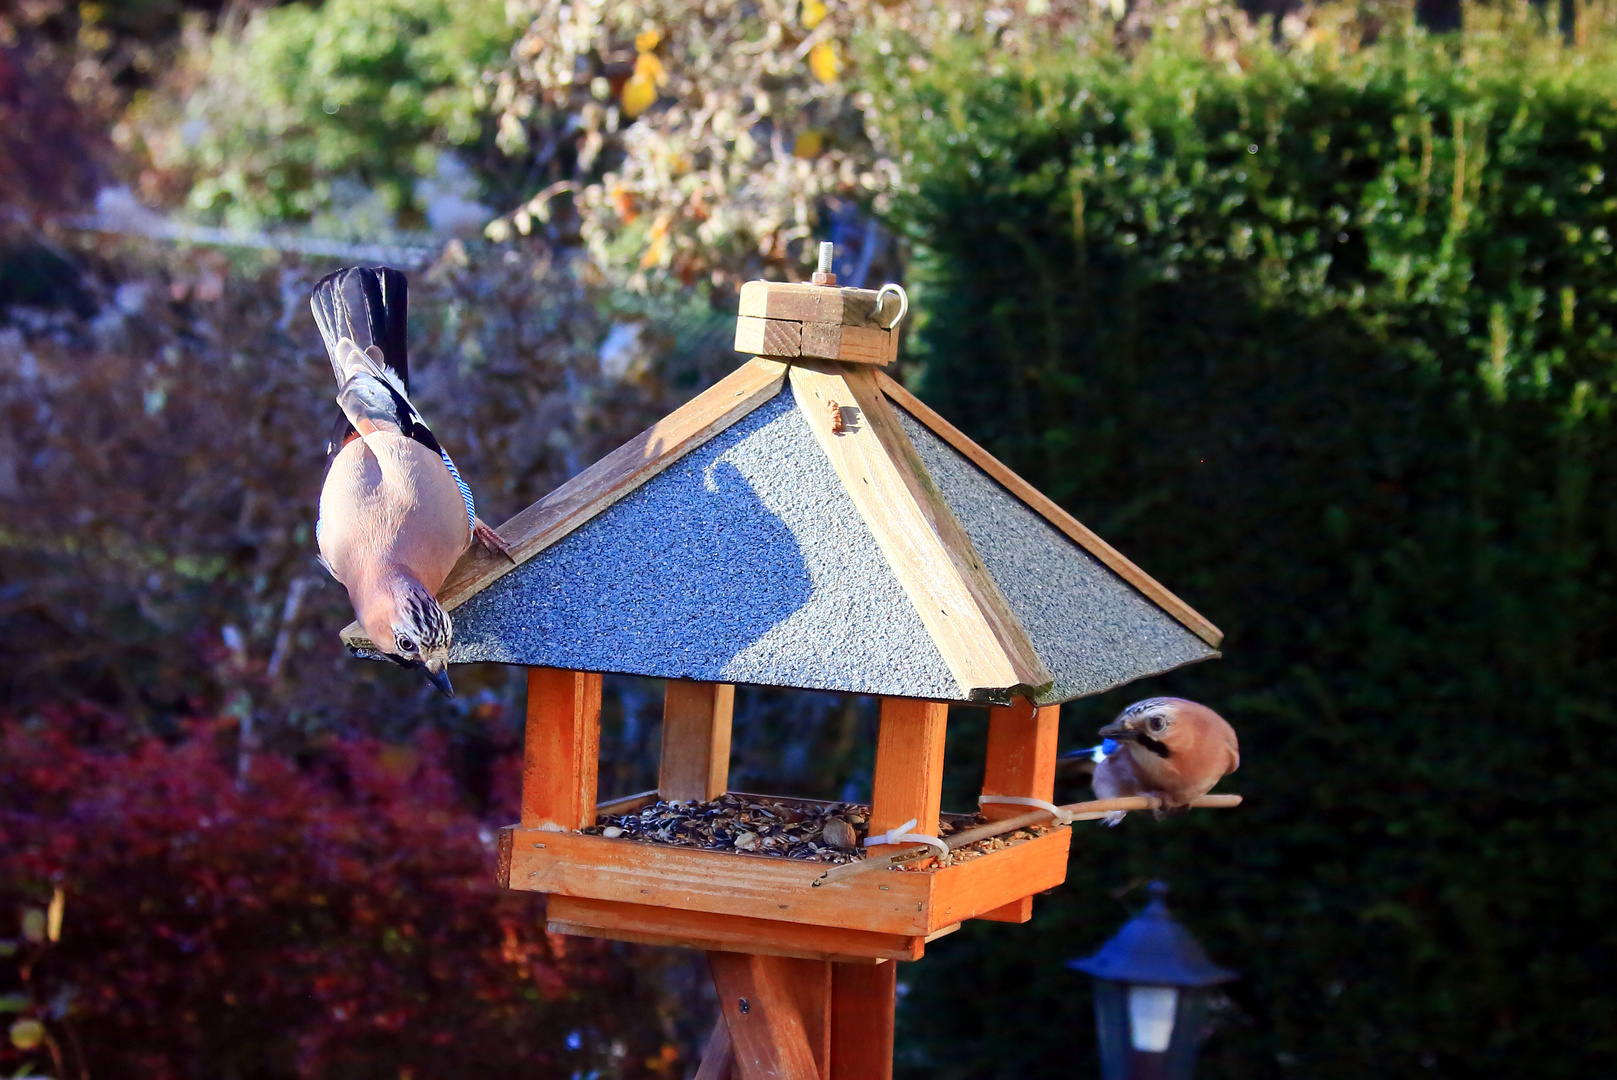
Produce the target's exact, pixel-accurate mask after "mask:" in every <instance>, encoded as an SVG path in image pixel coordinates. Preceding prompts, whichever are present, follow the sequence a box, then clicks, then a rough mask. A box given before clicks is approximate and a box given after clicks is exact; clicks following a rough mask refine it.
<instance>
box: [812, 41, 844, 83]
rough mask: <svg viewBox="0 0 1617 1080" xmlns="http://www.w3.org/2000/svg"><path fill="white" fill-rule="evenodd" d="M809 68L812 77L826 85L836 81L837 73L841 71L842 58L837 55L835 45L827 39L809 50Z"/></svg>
mask: <svg viewBox="0 0 1617 1080" xmlns="http://www.w3.org/2000/svg"><path fill="white" fill-rule="evenodd" d="M808 62H809V70H810V71H812V72H814V77H815V78H816V79H819V80H820V81H821V82H823V83H825V84H826V85H830V84H831V83H834V82H836V81H837V75H838V74H840V73H841V71H842V60H841V58H840V57H838V56H837V47H836V46H835V45H833V44H832V43H831V42H829V41H822V42H820V43H819V44H818V45H816V46H814V48H812V49H810V50H809V55H808Z"/></svg>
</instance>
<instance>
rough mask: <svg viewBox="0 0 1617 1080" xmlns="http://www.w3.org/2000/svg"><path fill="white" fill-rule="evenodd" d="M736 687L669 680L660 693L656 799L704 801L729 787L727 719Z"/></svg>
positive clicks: (727, 684) (717, 795)
mask: <svg viewBox="0 0 1617 1080" xmlns="http://www.w3.org/2000/svg"><path fill="white" fill-rule="evenodd" d="M735 698H736V688H735V687H734V686H731V685H730V684H729V683H710V682H682V681H679V680H676V679H669V680H668V684H667V689H665V690H664V691H663V749H662V760H661V761H660V762H659V764H658V766H657V794H658V795H660V796H661V797H663V798H664V799H681V800H684V801H692V800H694V801H697V802H707V801H709V800H710V799H717V798H718V797H719V796H720V795H723V794H724V793H725V791H727V790H728V789H729V787H730V714H731V711H732V710H733V708H734V706H735Z"/></svg>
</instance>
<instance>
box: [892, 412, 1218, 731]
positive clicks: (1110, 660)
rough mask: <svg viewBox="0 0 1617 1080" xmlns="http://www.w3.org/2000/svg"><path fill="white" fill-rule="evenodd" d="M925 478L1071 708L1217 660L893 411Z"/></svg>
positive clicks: (1051, 694) (1044, 699)
mask: <svg viewBox="0 0 1617 1080" xmlns="http://www.w3.org/2000/svg"><path fill="white" fill-rule="evenodd" d="M893 409H894V411H895V412H897V413H898V417H899V421H900V422H901V423H902V424H903V425H904V430H905V432H906V433H908V435H909V437H910V441H911V442H912V443H914V444H915V449H916V451H917V452H919V453H920V455H921V460H922V461H923V462H925V463H926V468H927V471H928V472H930V473H931V474H932V479H933V480H934V481H936V482H937V485H938V488H939V490H940V491H942V492H943V497H944V499H945V500H946V501H947V502H948V504H949V508H950V509H951V510H953V511H954V514H955V517H957V518H958V519H959V520H960V523H961V525H963V526H964V527H965V530H966V534H967V535H968V536H970V537H971V543H972V546H973V547H975V548H976V549H977V553H978V554H979V555H980V556H982V560H983V564H984V565H985V566H986V567H987V568H988V572H989V574H990V575H991V576H992V577H993V579H994V581H995V583H996V584H997V585H998V586H999V589H1000V592H1001V593H1003V594H1004V596H1005V599H1006V600H1007V601H1008V602H1009V603H1010V605H1011V610H1012V611H1013V612H1014V613H1015V614H1016V618H1017V620H1018V621H1019V622H1020V623H1021V624H1022V629H1023V630H1025V631H1026V632H1027V635H1028V639H1029V640H1030V641H1032V642H1033V648H1034V650H1035V651H1036V652H1037V653H1038V654H1039V659H1040V660H1043V661H1044V665H1045V667H1047V668H1049V669H1050V672H1051V673H1052V674H1053V675H1054V676H1055V684H1054V685H1053V686H1052V687H1051V688H1050V689H1049V690H1048V691H1046V692H1045V693H1044V694H1043V695H1041V696H1040V697H1039V699H1038V701H1039V704H1041V705H1043V704H1049V703H1051V702H1056V701H1070V700H1072V699H1073V698H1078V697H1084V696H1086V695H1089V694H1098V693H1100V692H1101V691H1103V690H1109V689H1111V688H1112V687H1114V686H1121V685H1122V684H1124V683H1128V682H1133V681H1134V680H1135V679H1141V678H1144V677H1146V676H1148V675H1156V674H1160V673H1161V672H1164V671H1170V670H1172V669H1174V668H1176V667H1182V666H1183V665H1185V664H1193V663H1195V662H1197V661H1199V660H1207V659H1210V658H1212V657H1215V656H1217V655H1218V652H1217V651H1216V650H1214V649H1212V648H1211V647H1209V646H1208V645H1207V643H1206V642H1204V641H1202V639H1201V638H1199V637H1197V636H1196V635H1195V634H1193V633H1191V632H1190V631H1189V630H1187V629H1186V628H1185V627H1184V626H1183V625H1182V624H1180V623H1179V621H1178V620H1176V619H1174V618H1173V617H1172V616H1171V615H1169V614H1168V613H1167V612H1165V611H1163V610H1162V609H1161V608H1159V607H1157V605H1156V604H1154V603H1152V602H1151V601H1150V600H1148V599H1146V598H1145V597H1144V596H1143V595H1141V594H1140V592H1139V591H1138V590H1136V589H1135V588H1134V587H1133V586H1132V585H1130V584H1129V583H1128V582H1126V581H1124V580H1123V579H1122V578H1120V577H1118V576H1117V575H1116V574H1114V573H1113V572H1112V571H1111V570H1110V569H1108V568H1107V567H1106V566H1104V565H1102V563H1101V562H1100V561H1099V560H1098V559H1096V558H1095V557H1094V556H1093V555H1091V554H1089V552H1087V551H1085V550H1084V549H1083V548H1081V547H1079V546H1078V545H1077V544H1075V543H1073V542H1072V541H1071V540H1069V539H1068V538H1067V536H1066V535H1065V534H1064V533H1062V532H1061V531H1060V530H1059V529H1057V528H1056V527H1055V526H1054V525H1052V524H1050V523H1049V522H1048V521H1046V520H1045V519H1044V518H1043V517H1042V516H1040V515H1039V514H1037V513H1035V512H1034V511H1033V510H1032V509H1030V508H1029V507H1028V506H1027V504H1026V503H1024V502H1022V501H1021V500H1020V499H1018V498H1016V496H1014V495H1012V494H1011V493H1010V492H1008V491H1006V490H1005V488H1003V487H1001V486H1000V484H999V483H998V481H996V480H994V479H993V478H992V477H990V476H988V475H987V474H986V473H984V472H983V471H982V470H981V469H979V468H977V466H976V465H974V464H972V463H971V462H970V461H968V460H967V459H966V458H965V456H964V455H962V454H961V453H959V452H958V451H957V450H955V449H954V447H952V446H950V445H949V444H947V443H945V442H944V441H943V440H942V439H940V438H938V437H937V436H936V435H934V434H933V433H932V432H931V430H930V429H928V428H927V427H926V426H925V425H924V424H922V423H921V422H920V421H919V420H917V419H915V417H913V416H911V415H910V414H909V413H907V412H905V411H904V410H903V408H901V407H900V406H898V405H897V404H896V403H895V404H894V406H893Z"/></svg>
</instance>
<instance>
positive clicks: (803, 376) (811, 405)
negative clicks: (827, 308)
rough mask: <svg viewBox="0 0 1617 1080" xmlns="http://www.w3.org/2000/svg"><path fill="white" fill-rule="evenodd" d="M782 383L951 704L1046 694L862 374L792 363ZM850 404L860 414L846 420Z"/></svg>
mask: <svg viewBox="0 0 1617 1080" xmlns="http://www.w3.org/2000/svg"><path fill="white" fill-rule="evenodd" d="M861 375H864V376H865V380H867V381H865V385H864V386H863V387H860V386H859V383H860V382H861V381H862V380H861V378H860V376H861ZM790 381H791V386H792V393H793V395H794V397H795V398H796V401H797V405H798V408H799V409H800V410H801V411H802V413H803V415H804V417H805V419H806V420H807V421H808V425H809V429H810V430H811V431H813V433H814V438H815V441H816V442H818V443H819V444H820V447H821V449H823V450H824V451H825V454H826V456H827V457H828V458H829V459H830V461H831V465H832V467H833V468H834V469H835V470H836V473H837V476H838V477H839V478H840V479H841V481H842V485H843V488H844V489H845V490H846V491H847V492H848V495H849V497H850V498H852V499H853V503H854V506H855V507H856V508H857V509H858V510H859V515H860V517H861V518H863V519H864V521H865V524H866V525H868V526H869V528H870V531H871V533H872V534H873V535H874V537H875V540H876V543H877V546H878V547H879V548H880V549H881V551H882V554H883V555H884V556H886V558H887V562H888V564H889V565H890V566H891V567H892V569H893V573H894V575H895V576H896V577H897V578H898V581H899V584H900V585H902V586H903V588H904V592H905V594H906V595H908V597H909V598H910V600H911V602H912V603H913V604H914V605H915V609H916V612H917V614H918V615H919V616H920V618H921V622H922V624H923V625H924V626H925V627H926V630H927V633H928V635H929V636H930V637H931V638H932V640H933V642H934V643H935V644H936V645H937V647H938V651H939V652H940V653H941V654H942V656H943V659H944V662H945V663H946V664H947V665H948V666H949V670H950V672H951V674H953V675H954V678H955V680H956V682H958V683H959V685H960V690H961V700H966V701H978V700H996V701H997V700H1003V699H1005V697H1006V696H1007V694H1023V695H1026V696H1029V697H1031V696H1034V695H1036V694H1038V693H1040V692H1041V691H1042V690H1043V689H1047V688H1048V687H1049V686H1050V685H1051V683H1052V682H1053V677H1052V676H1051V675H1050V673H1049V671H1048V670H1046V669H1045V667H1044V665H1043V664H1042V663H1041V662H1040V661H1039V658H1038V655H1037V653H1035V652H1034V651H1033V646H1032V644H1031V643H1030V642H1029V641H1028V640H1027V635H1026V634H1025V633H1023V632H1022V629H1021V627H1020V626H1019V625H1017V624H1016V622H1015V619H1014V618H1011V619H1010V620H1009V624H1007V623H1006V621H1005V619H1004V618H1003V617H1001V613H1000V609H1002V610H1003V615H1006V616H1008V615H1009V605H1007V604H1006V603H1005V600H1004V597H1003V596H999V594H998V589H997V588H996V587H994V586H993V583H992V581H989V580H988V579H987V575H986V574H978V573H976V572H975V571H972V570H971V569H970V567H971V566H972V565H973V564H975V565H976V566H977V567H979V568H980V566H981V560H980V559H978V558H977V554H976V552H975V550H973V549H971V547H970V542H969V540H967V539H966V536H965V531H964V530H963V529H961V528H960V526H959V523H958V522H955V521H954V516H953V514H952V513H951V512H950V511H949V510H948V507H947V505H946V504H944V503H943V502H942V499H941V497H933V496H929V495H928V494H927V489H928V487H929V486H931V485H930V479H931V478H930V477H928V478H927V481H926V482H925V483H923V482H922V480H921V479H920V477H919V476H917V475H916V473H915V471H914V470H913V469H912V467H911V466H910V464H909V462H910V461H911V460H914V461H916V462H917V463H918V462H919V456H918V455H916V454H915V451H914V448H913V447H912V446H909V440H908V437H907V436H905V435H904V432H903V429H902V428H900V427H899V426H898V422H897V418H896V417H893V416H890V415H883V410H884V408H885V402H884V401H882V400H880V399H881V395H880V393H879V392H878V391H877V389H876V385H875V383H874V382H871V381H868V374H867V373H865V372H864V371H863V370H860V369H853V370H850V369H849V368H848V367H846V366H844V365H841V364H835V363H803V364H794V365H792V368H791V373H790ZM850 405H853V406H856V407H857V409H858V412H859V414H861V415H858V416H856V417H850V415H849V414H850V413H852V412H853V410H851V409H848V406H850ZM872 407H873V408H874V411H875V415H874V416H872V414H871V411H870V410H871V409H872ZM835 427H840V428H841V430H840V431H837V430H834V428H835ZM895 433H896V436H897V438H895ZM898 439H902V440H903V442H902V444H900V443H898ZM905 447H908V452H907V453H906V452H905V449H904V448H905ZM923 472H924V470H923ZM932 490H933V491H934V492H935V490H936V489H935V487H932ZM935 523H937V524H935ZM948 523H952V526H951V524H948ZM985 582H986V584H987V588H986V589H985V588H984V583H985ZM996 598H997V603H996Z"/></svg>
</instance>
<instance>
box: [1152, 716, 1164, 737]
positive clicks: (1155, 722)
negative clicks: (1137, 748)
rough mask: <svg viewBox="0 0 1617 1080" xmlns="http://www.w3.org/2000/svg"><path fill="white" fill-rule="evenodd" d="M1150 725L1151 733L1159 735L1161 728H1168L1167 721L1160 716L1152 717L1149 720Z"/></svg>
mask: <svg viewBox="0 0 1617 1080" xmlns="http://www.w3.org/2000/svg"><path fill="white" fill-rule="evenodd" d="M1150 724H1151V730H1152V731H1154V732H1158V733H1160V732H1161V731H1162V729H1163V728H1165V727H1167V726H1168V721H1166V720H1164V719H1163V718H1162V717H1160V716H1153V717H1152V718H1151V720H1150Z"/></svg>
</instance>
